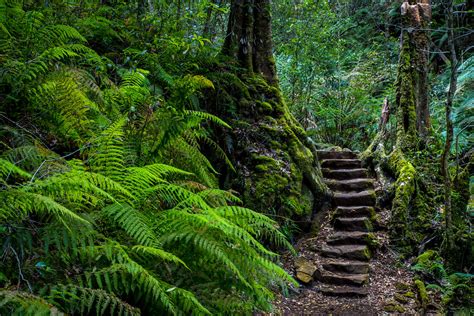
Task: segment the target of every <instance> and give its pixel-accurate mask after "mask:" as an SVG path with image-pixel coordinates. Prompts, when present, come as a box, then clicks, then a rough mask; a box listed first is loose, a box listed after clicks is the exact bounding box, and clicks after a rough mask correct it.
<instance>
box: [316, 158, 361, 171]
mask: <svg viewBox="0 0 474 316" xmlns="http://www.w3.org/2000/svg"><path fill="white" fill-rule="evenodd" d="M361 165H362V163H361V161H360V160H359V159H326V160H323V162H322V163H321V167H323V168H330V169H345V168H347V169H351V168H360V167H361Z"/></svg>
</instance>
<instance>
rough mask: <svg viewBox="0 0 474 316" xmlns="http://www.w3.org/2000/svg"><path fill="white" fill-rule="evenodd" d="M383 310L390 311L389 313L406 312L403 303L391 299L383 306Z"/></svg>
mask: <svg viewBox="0 0 474 316" xmlns="http://www.w3.org/2000/svg"><path fill="white" fill-rule="evenodd" d="M383 310H384V311H386V312H388V313H405V312H406V309H405V307H403V306H402V305H400V304H398V303H397V302H396V301H394V300H391V301H388V302H387V303H386V304H385V306H384V307H383Z"/></svg>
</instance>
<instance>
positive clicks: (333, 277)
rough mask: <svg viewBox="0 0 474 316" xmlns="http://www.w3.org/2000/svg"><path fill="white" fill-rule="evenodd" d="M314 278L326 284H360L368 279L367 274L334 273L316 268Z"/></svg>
mask: <svg viewBox="0 0 474 316" xmlns="http://www.w3.org/2000/svg"><path fill="white" fill-rule="evenodd" d="M314 276H315V278H316V279H317V280H318V281H320V282H324V283H327V284H335V285H356V286H362V285H364V284H366V283H367V281H368V280H369V275H368V274H367V273H364V274H348V273H334V272H331V271H327V270H324V269H318V271H316V273H315V275H314Z"/></svg>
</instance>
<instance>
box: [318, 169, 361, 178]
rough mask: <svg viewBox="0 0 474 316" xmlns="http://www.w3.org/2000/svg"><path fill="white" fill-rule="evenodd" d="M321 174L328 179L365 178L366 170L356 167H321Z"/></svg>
mask: <svg viewBox="0 0 474 316" xmlns="http://www.w3.org/2000/svg"><path fill="white" fill-rule="evenodd" d="M322 171H323V176H324V177H325V178H328V179H335V180H349V179H359V178H367V175H368V172H367V169H365V168H357V169H328V168H322Z"/></svg>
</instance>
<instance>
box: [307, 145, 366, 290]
mask: <svg viewBox="0 0 474 316" xmlns="http://www.w3.org/2000/svg"><path fill="white" fill-rule="evenodd" d="M318 156H319V159H320V161H321V167H322V171H323V175H324V178H325V181H326V184H327V185H328V187H329V188H330V189H331V190H332V191H333V192H334V196H333V206H334V213H333V218H332V221H331V223H332V229H331V233H330V234H329V235H328V237H327V238H326V242H325V244H323V245H322V246H321V247H320V248H319V249H318V250H319V253H320V255H321V257H322V258H323V259H322V262H321V263H320V264H319V266H318V269H317V271H316V273H315V278H316V279H317V280H318V281H319V283H318V288H319V290H320V291H321V292H322V293H324V294H326V295H337V296H339V295H341V296H365V295H367V294H368V291H367V286H366V285H367V283H368V281H369V260H370V257H371V252H370V248H369V241H370V238H371V234H370V232H371V231H372V229H373V227H372V221H373V219H374V215H375V191H374V180H373V179H372V178H370V177H369V175H368V171H367V169H364V168H362V167H361V161H360V160H359V159H357V155H356V154H355V153H353V152H350V151H319V152H318Z"/></svg>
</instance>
